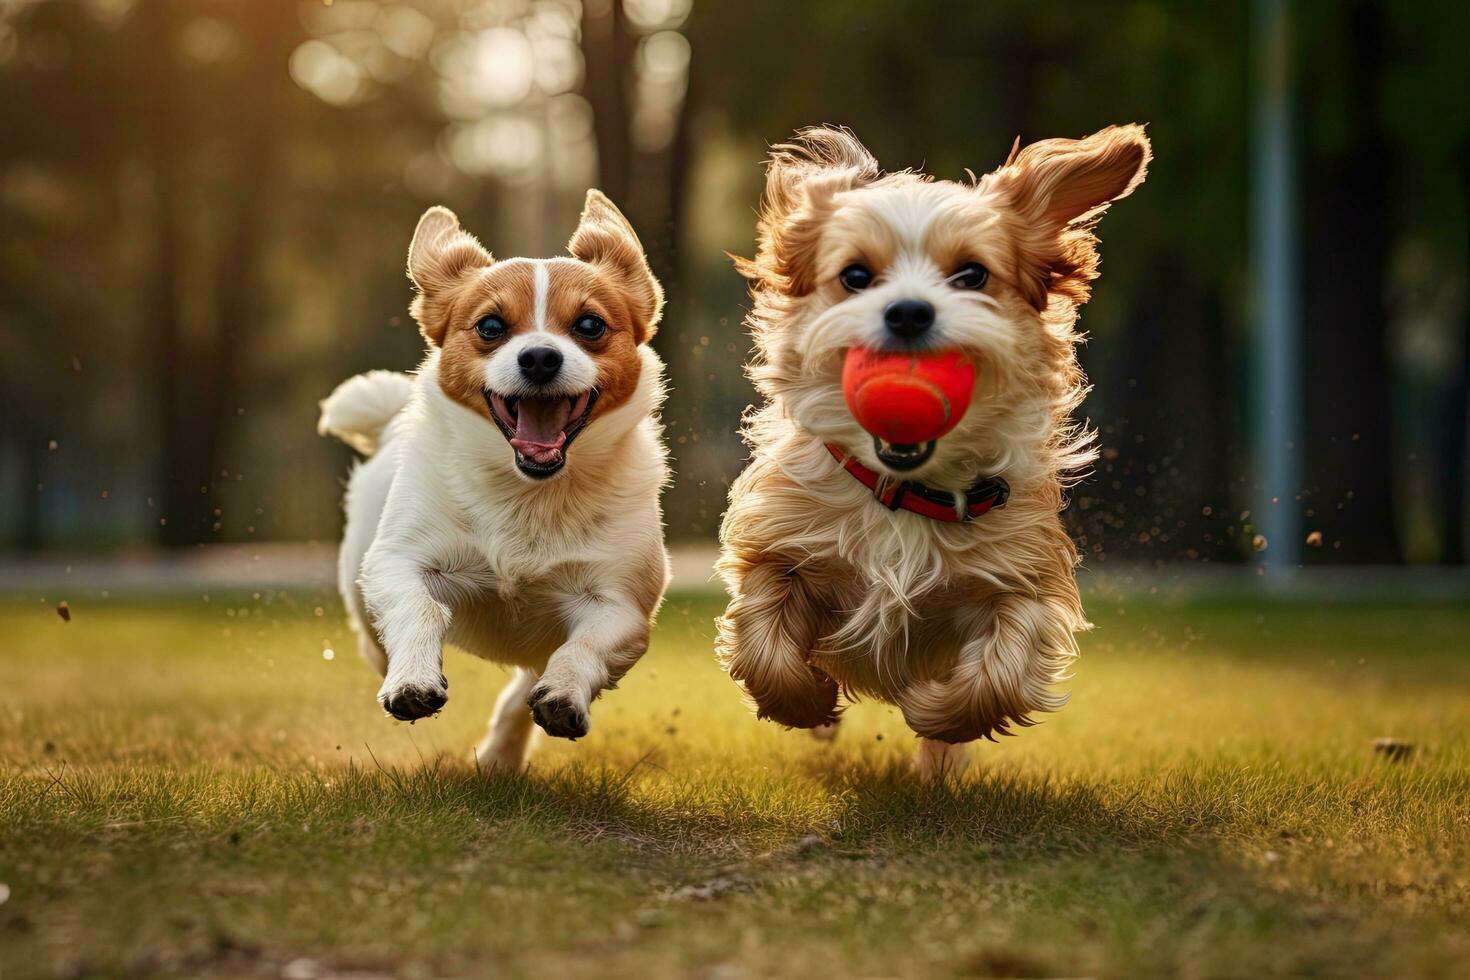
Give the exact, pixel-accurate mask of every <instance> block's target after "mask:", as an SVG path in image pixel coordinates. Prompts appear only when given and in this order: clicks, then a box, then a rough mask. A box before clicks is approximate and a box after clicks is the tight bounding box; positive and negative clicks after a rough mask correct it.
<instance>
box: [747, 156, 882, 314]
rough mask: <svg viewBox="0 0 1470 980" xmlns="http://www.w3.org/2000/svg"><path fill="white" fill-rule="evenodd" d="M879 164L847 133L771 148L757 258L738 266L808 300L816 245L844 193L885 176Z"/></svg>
mask: <svg viewBox="0 0 1470 980" xmlns="http://www.w3.org/2000/svg"><path fill="white" fill-rule="evenodd" d="M882 173H883V171H882V170H881V169H880V168H879V166H878V161H877V160H875V159H874V158H873V155H872V154H871V153H869V152H868V151H867V149H866V148H865V147H864V146H863V144H862V143H860V142H858V139H857V137H856V136H854V135H853V134H852V133H851V132H850V131H848V130H846V129H836V128H832V127H814V128H811V129H803V130H801V131H799V132H798V133H797V134H796V137H795V138H794V139H793V140H792V141H791V142H790V143H782V144H779V145H777V146H773V147H772V148H771V157H770V161H769V162H768V164H767V166H766V190H765V193H764V194H763V195H762V196H761V208H760V218H759V222H758V231H757V238H758V246H757V250H756V256H755V258H754V259H742V258H735V268H736V269H738V270H739V272H740V274H741V275H743V276H745V277H746V278H747V279H749V280H751V281H752V282H753V283H755V284H756V286H757V288H761V287H766V288H771V289H777V290H780V291H782V292H786V293H789V294H791V295H793V296H804V295H806V294H807V293H809V292H811V291H812V290H813V289H814V288H816V269H815V259H816V245H817V242H818V241H819V240H820V239H821V236H822V227H823V225H824V223H825V222H826V220H827V218H828V217H829V216H830V215H831V213H832V211H833V210H834V207H835V205H834V203H833V198H834V197H835V196H836V195H837V194H838V193H840V192H842V191H845V190H851V189H852V188H854V187H860V186H862V185H864V184H868V183H871V182H872V181H874V180H877V179H878V178H879V177H880V176H882Z"/></svg>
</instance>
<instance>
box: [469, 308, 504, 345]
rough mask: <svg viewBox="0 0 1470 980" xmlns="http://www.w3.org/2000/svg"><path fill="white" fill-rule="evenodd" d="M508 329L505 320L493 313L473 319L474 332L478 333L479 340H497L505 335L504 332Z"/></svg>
mask: <svg viewBox="0 0 1470 980" xmlns="http://www.w3.org/2000/svg"><path fill="white" fill-rule="evenodd" d="M509 329H510V328H509V327H507V326H506V325H505V321H504V320H502V319H500V317H498V316H496V315H495V314H494V313H492V314H490V315H489V316H482V317H480V319H479V320H477V321H475V333H477V334H479V335H480V339H481V340H499V339H500V338H501V337H504V336H505V332H506V331H507V330H509Z"/></svg>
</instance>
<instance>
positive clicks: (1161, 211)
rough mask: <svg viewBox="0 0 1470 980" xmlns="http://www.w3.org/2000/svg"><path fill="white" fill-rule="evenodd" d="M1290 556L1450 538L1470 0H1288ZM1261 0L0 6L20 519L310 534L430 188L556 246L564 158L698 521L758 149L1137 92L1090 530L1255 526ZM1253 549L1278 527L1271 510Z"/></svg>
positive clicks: (1089, 319)
mask: <svg viewBox="0 0 1470 980" xmlns="http://www.w3.org/2000/svg"><path fill="white" fill-rule="evenodd" d="M1287 6H1288V8H1289V10H1290V13H1291V34H1290V42H1289V56H1290V61H1291V63H1292V65H1293V66H1294V71H1293V77H1294V79H1295V82H1294V86H1293V90H1292V105H1293V107H1294V112H1295V120H1294V123H1293V127H1292V132H1293V135H1294V136H1295V138H1296V141H1297V166H1296V176H1297V179H1298V182H1299V198H1298V207H1297V208H1296V218H1297V234H1298V241H1299V244H1300V259H1299V272H1300V299H1301V306H1300V312H1301V327H1302V363H1303V370H1302V372H1301V377H1300V379H1299V381H1300V384H1299V392H1298V396H1299V400H1300V405H1301V409H1302V432H1301V442H1300V445H1295V446H1293V447H1292V448H1293V451H1294V452H1296V453H1297V454H1298V457H1299V461H1300V473H1301V479H1302V485H1301V488H1300V489H1301V496H1300V499H1299V502H1288V503H1287V505H1288V506H1292V505H1295V506H1297V507H1299V508H1300V513H1301V527H1302V530H1303V532H1304V534H1308V533H1309V534H1310V537H1308V538H1307V543H1308V545H1309V546H1308V547H1306V548H1305V549H1304V551H1305V560H1306V561H1307V562H1309V563H1325V562H1353V563H1390V564H1391V563H1399V562H1409V563H1433V562H1440V563H1451V564H1463V563H1464V562H1465V557H1466V546H1467V535H1466V510H1467V488H1466V469H1467V448H1466V447H1467V440H1466V413H1467V387H1466V383H1467V370H1470V364H1467V353H1466V351H1467V343H1466V333H1467V329H1466V327H1467V299H1466V293H1467V288H1466V287H1467V276H1470V247H1467V237H1470V67H1467V65H1470V57H1467V53H1466V52H1467V44H1466V39H1467V38H1470V13H1467V10H1470V5H1465V4H1462V3H1457V2H1450V0H1443V2H1420V3H1414V4H1402V3H1390V2H1388V0H1344V2H1339V3H1331V2H1310V3H1309V2H1301V3H1295V4H1287ZM1253 13H1254V11H1253V7H1252V5H1251V4H1250V3H1247V2H1240V0H1237V2H1224V3H1205V2H1198V3H1196V2H1183V0H1181V2H1174V3H1167V2H1128V3H1124V2H1104V3H1091V2H1088V3H1083V2H1076V0H1072V2H1061V0H1058V2H1054V3H1050V4H1030V5H1019V4H1003V3H993V2H976V3H964V4H961V3H941V2H933V3H913V2H902V3H900V2H886V3H885V2H879V0H807V2H801V3H793V2H790V0H784V2H773V0H743V2H740V3H733V2H716V0H692V3H691V0H584V2H582V3H577V2H576V0H0V549H3V550H9V551H25V550H29V549H38V548H66V549H73V550H89V549H90V550H96V549H117V548H123V547H129V546H134V545H142V544H150V543H155V544H162V545H167V546H189V545H193V544H196V543H198V542H207V541H247V540H256V541H323V542H325V541H331V540H332V539H333V538H334V536H335V535H336V533H337V531H338V528H339V525H340V519H341V517H340V511H339V506H338V499H339V490H340V487H339V481H340V480H341V478H342V477H343V475H344V474H345V472H346V468H347V466H348V460H349V454H348V452H347V451H346V450H345V449H344V448H343V447H342V446H340V445H338V444H337V443H335V442H332V441H328V440H323V439H320V438H319V437H318V436H317V435H316V433H315V430H314V426H315V421H316V411H317V410H316V402H317V400H318V399H319V398H321V397H322V396H324V395H325V394H326V393H327V392H328V391H330V390H331V388H332V386H333V385H334V384H335V383H336V382H337V381H339V380H341V379H342V378H344V377H346V376H347V375H349V374H351V373H353V372H357V371H362V370H365V369H368V368H374V367H393V368H401V369H408V368H411V367H412V366H413V365H414V364H415V363H416V361H417V359H418V357H419V355H420V353H421V350H422V347H421V342H420V339H419V336H418V334H417V332H416V331H415V329H414V328H413V325H412V323H411V321H410V320H409V318H408V316H407V312H406V306H407V303H408V299H409V295H410V293H409V285H408V282H407V280H406V279H405V277H404V274H403V266H404V255H405V250H406V248H407V244H408V240H409V236H410V233H411V231H412V229H413V226H414V222H415V220H416V218H417V216H418V214H419V213H420V212H421V211H422V209H423V208H424V207H425V206H427V205H429V204H433V203H444V204H447V205H449V206H450V207H452V208H454V209H455V210H457V211H458V212H459V214H460V216H461V218H462V220H463V221H464V222H465V224H466V225H467V226H468V227H469V228H470V229H471V230H473V231H474V232H476V233H477V234H478V235H479V236H480V237H481V238H482V240H484V241H485V243H486V244H487V245H488V246H489V247H490V248H491V249H492V250H493V251H494V252H495V253H497V254H499V255H515V254H530V255H545V254H552V253H555V252H557V251H559V250H560V249H561V247H562V245H563V243H564V242H565V241H566V239H567V237H568V236H569V234H570V232H571V230H572V228H573V225H574V223H575V219H576V214H577V211H578V208H579V205H580V202H581V200H582V197H583V193H584V191H585V189H586V188H587V187H588V186H589V185H596V186H599V187H601V188H602V189H603V190H605V191H606V192H607V193H608V194H609V195H610V196H611V197H612V198H613V199H614V200H615V201H617V202H618V203H619V204H620V205H621V206H622V207H623V208H624V209H625V210H626V212H627V213H628V215H629V216H630V218H631V219H632V220H633V222H634V224H635V225H636V227H637V228H638V230H639V232H640V234H641V235H642V237H643V240H644V242H645V244H646V245H647V247H648V249H649V252H650V255H651V258H652V261H653V265H654V267H655V270H656V271H657V273H658V274H659V275H660V276H661V277H662V278H663V280H664V283H665V286H666V289H667V292H668V294H669V297H670V302H669V306H668V310H667V313H666V314H665V318H664V324H663V328H662V331H661V333H660V334H659V335H658V337H657V339H656V342H655V343H656V346H657V348H658V349H659V350H660V352H661V353H662V354H663V356H664V358H665V359H666V360H667V361H668V363H669V366H670V373H671V380H672V385H673V395H672V397H671V398H670V401H669V404H668V409H667V412H666V415H665V418H666V421H667V425H668V434H669V440H670V444H671V448H672V450H673V452H674V455H675V457H676V468H677V473H678V479H677V482H676V484H675V485H674V487H672V488H671V490H670V491H669V493H668V495H667V501H666V509H667V515H668V524H669V530H670V535H671V537H673V538H675V539H681V538H686V539H687V538H708V537H710V536H712V535H713V534H714V533H715V530H716V528H717V526H718V521H719V517H720V514H721V511H722V509H723V501H724V495H725V492H726V488H727V486H728V483H729V481H730V480H731V478H732V477H733V476H734V475H735V473H736V472H738V470H739V468H740V466H741V464H742V461H743V458H744V451H743V449H742V447H741V445H740V443H739V440H738V438H737V436H736V434H735V428H736V424H737V420H738V418H739V416H740V414H741V412H742V410H743V409H744V408H745V407H746V406H747V404H749V402H750V401H751V399H752V393H751V391H750V389H749V387H748V386H747V384H746V382H745V381H744V379H743V377H742V375H741V371H740V365H741V362H742V360H743V358H744V356H745V354H746V352H747V349H748V343H747V340H746V337H745V335H744V332H743V329H742V327H741V318H742V315H743V311H744V306H745V302H746V294H745V287H744V284H743V283H742V281H741V280H740V279H739V278H738V277H737V276H736V274H735V273H734V271H733V270H732V268H731V266H730V263H729V262H728V260H727V259H726V258H725V257H724V254H723V253H724V252H726V251H729V252H733V253H736V254H749V253H750V251H751V250H752V242H753V235H754V206H755V203H756V200H757V196H758V194H759V191H760V186H761V177H762V169H761V161H762V157H763V154H764V150H765V147H766V145H767V144H769V143H772V142H777V141H779V140H781V139H783V138H784V137H786V136H788V135H789V134H790V133H791V132H792V131H793V130H794V129H795V128H797V127H799V126H803V125H810V124H815V123H823V122H829V123H842V124H845V125H848V126H850V127H852V128H853V129H854V131H855V132H856V133H857V134H858V136H859V137H860V138H862V139H863V140H864V141H865V142H867V144H868V145H869V147H870V148H871V149H872V150H873V151H874V152H875V153H876V154H877V155H878V157H879V159H880V160H882V161H883V163H884V164H885V165H886V166H888V167H890V168H894V169H897V168H901V167H907V166H922V167H924V168H926V169H928V170H929V171H931V172H933V173H935V174H937V175H939V176H942V177H950V178H956V177H962V176H963V173H964V168H966V167H969V168H972V169H974V170H976V171H977V172H984V171H986V170H989V169H991V168H993V167H994V166H996V165H997V164H999V163H1000V162H1001V161H1002V160H1003V159H1004V157H1005V156H1006V153H1007V151H1008V150H1009V149H1010V146H1011V142H1012V140H1013V138H1014V137H1015V136H1016V135H1017V134H1020V135H1021V137H1022V139H1023V140H1025V141H1028V142H1029V141H1031V140H1035V139H1040V138H1044V137H1049V136H1061V135H1065V136H1081V135H1084V134H1086V133H1088V132H1091V131H1092V130H1094V129H1097V128H1099V127H1101V126H1104V125H1106V124H1109V123H1113V122H1123V121H1135V120H1136V121H1141V122H1147V123H1148V124H1149V132H1150V134H1151V136H1152V138H1153V140H1154V145H1155V156H1156V160H1155V164H1154V166H1153V169H1152V173H1151V175H1150V177H1149V180H1148V182H1147V184H1146V185H1145V186H1144V187H1143V188H1142V190H1141V191H1140V192H1139V193H1138V194H1136V195H1135V196H1134V197H1133V198H1132V199H1130V200H1129V201H1127V202H1126V203H1125V204H1124V205H1122V206H1119V207H1118V208H1117V209H1116V210H1115V212H1114V213H1113V214H1111V215H1110V216H1109V217H1108V218H1107V219H1106V221H1105V222H1104V223H1103V229H1102V239H1103V255H1104V270H1105V275H1104V276H1103V279H1102V281H1101V283H1100V285H1099V288H1098V289H1097V291H1096V293H1095V298H1094V300H1093V301H1092V303H1091V305H1090V306H1089V307H1087V308H1086V310H1085V311H1084V314H1083V325H1084V327H1085V328H1086V329H1087V330H1088V331H1089V333H1090V335H1091V340H1090V343H1089V344H1088V346H1087V347H1086V348H1085V350H1084V352H1083V360H1084V363H1085V366H1086V368H1087V371H1088V373H1089V374H1090V375H1091V378H1092V381H1093V383H1094V384H1095V390H1094V391H1093V393H1092V395H1091V397H1090V398H1089V400H1088V402H1087V407H1086V410H1087V413H1088V415H1089V416H1090V417H1091V419H1093V421H1094V422H1095V424H1096V425H1097V426H1098V428H1099V429H1100V430H1101V433H1102V442H1103V446H1104V449H1105V455H1104V458H1103V460H1102V462H1101V463H1100V464H1099V467H1098V472H1097V473H1096V475H1095V476H1094V477H1093V478H1092V479H1091V480H1089V481H1088V482H1087V483H1086V484H1085V485H1084V486H1083V487H1082V488H1080V489H1079V490H1078V491H1077V493H1076V494H1075V495H1074V500H1073V506H1072V508H1071V510H1070V512H1069V519H1070V520H1071V522H1072V524H1073V527H1074V530H1075V532H1076V533H1077V535H1078V536H1079V537H1080V538H1082V539H1083V540H1084V547H1085V549H1086V551H1087V552H1088V553H1089V556H1090V560H1091V561H1092V562H1094V563H1096V562H1099V561H1118V560H1123V561H1133V560H1142V561H1156V562H1163V561H1171V560H1183V561H1237V562H1244V561H1249V560H1251V559H1252V558H1253V557H1254V556H1255V551H1254V549H1253V545H1252V539H1253V525H1252V520H1251V518H1250V516H1249V513H1248V511H1249V508H1250V507H1251V506H1252V502H1253V500H1254V491H1255V487H1254V485H1253V480H1254V475H1253V470H1252V460H1251V455H1250V440H1249V436H1248V433H1249V427H1250V424H1251V417H1252V412H1253V411H1256V410H1257V409H1256V407H1255V405H1256V402H1257V401H1258V397H1257V396H1256V395H1255V394H1253V392H1254V387H1253V383H1252V380H1251V376H1250V358H1249V354H1248V351H1249V347H1250V338H1251V333H1250V331H1251V329H1252V315H1253V307H1252V298H1251V297H1252V290H1251V286H1252V284H1251V281H1250V275H1249V264H1248V261H1249V254H1248V253H1249V244H1250V239H1249V214H1250V204H1251V202H1250V200H1249V193H1250V181H1249V174H1250V163H1249V157H1250V153H1251V145H1250V140H1251V132H1252V130H1251V89H1252V84H1253V78H1254V77H1255V70H1256V69H1255V67H1254V62H1253V57H1254V56H1253V49H1252V44H1251V37H1252V35H1251V30H1252V17H1253ZM1258 544H1259V543H1258Z"/></svg>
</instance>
